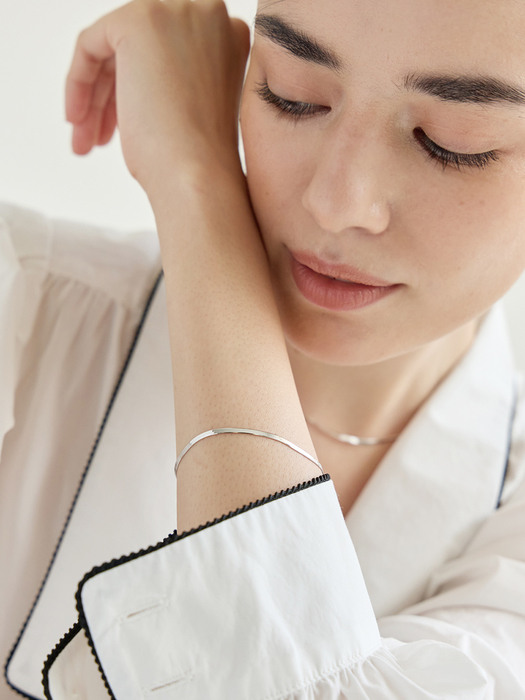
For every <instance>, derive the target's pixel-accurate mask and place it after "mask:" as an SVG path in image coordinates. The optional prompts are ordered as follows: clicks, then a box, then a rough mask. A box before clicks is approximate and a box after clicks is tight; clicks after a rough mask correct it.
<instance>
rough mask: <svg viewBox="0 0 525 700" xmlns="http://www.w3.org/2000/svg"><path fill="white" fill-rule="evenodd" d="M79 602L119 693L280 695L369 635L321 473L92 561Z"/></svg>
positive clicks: (325, 669) (374, 639) (351, 655)
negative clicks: (122, 554)
mask: <svg viewBox="0 0 525 700" xmlns="http://www.w3.org/2000/svg"><path fill="white" fill-rule="evenodd" d="M77 604H78V608H79V615H80V622H81V624H82V626H83V627H84V629H85V631H86V634H87V637H88V639H89V642H90V644H91V647H92V651H93V653H94V655H95V658H96V660H97V662H98V664H99V667H100V669H101V671H102V673H103V676H104V680H105V681H106V683H107V685H108V687H109V688H110V689H111V693H112V694H113V696H114V697H116V698H118V699H120V698H126V700H135V698H137V700H138V698H144V697H149V696H150V693H153V694H154V695H153V696H154V697H157V696H158V697H159V698H161V697H164V693H165V694H166V695H165V697H170V698H174V699H175V698H179V697H180V698H184V699H185V700H202V698H203V697H210V689H211V688H213V697H217V698H250V700H262V699H263V698H264V699H268V698H280V697H289V696H291V695H292V694H293V693H294V692H300V691H301V690H304V689H306V688H308V687H309V686H314V685H315V684H317V683H318V682H319V681H320V680H321V679H322V678H325V677H329V676H333V675H334V674H335V675H336V676H337V674H338V673H339V672H341V673H342V672H343V670H344V669H346V671H348V668H349V667H351V666H353V665H354V664H357V663H358V662H360V661H363V660H364V659H365V658H366V657H368V656H369V655H370V654H371V653H373V652H374V651H375V650H377V649H378V648H379V646H380V644H381V642H380V638H379V632H378V628H377V623H376V620H375V616H374V613H373V610H372V606H371V603H370V600H369V597H368V594H367V591H366V588H365V584H364V581H363V577H362V574H361V570H360V567H359V563H358V560H357V557H356V554H355V551H354V548H353V545H352V542H351V539H350V536H349V533H348V529H347V527H346V524H345V521H344V518H343V514H342V511H341V508H340V505H339V502H338V499H337V494H336V492H335V488H334V485H333V482H332V481H331V479H330V477H329V475H323V476H321V477H318V478H317V479H314V480H312V481H310V482H306V483H304V484H301V485H300V486H297V487H295V488H294V489H291V490H289V491H283V492H280V493H278V494H274V495H273V496H271V497H269V498H267V499H263V500H262V501H258V502H256V503H253V504H250V505H249V506H246V507H245V508H243V509H240V510H239V511H236V512H234V513H229V514H228V515H227V516H224V517H223V518H219V519H217V520H216V521H213V522H210V523H206V525H204V526H202V527H200V528H197V529H195V530H191V531H189V532H186V533H182V534H181V535H177V534H176V533H175V535H173V536H172V537H171V538H168V539H167V540H166V541H165V542H163V543H161V544H159V545H157V546H156V547H153V548H151V549H149V550H146V551H144V552H139V553H137V554H136V555H132V556H131V557H127V558H125V559H121V560H119V561H117V562H112V563H111V564H109V565H106V566H104V567H100V568H97V569H94V570H93V571H91V572H90V573H89V574H87V576H86V577H85V578H84V580H83V581H82V583H81V584H80V587H79V590H78V594H77ZM57 651H60V650H59V649H58V650H57ZM50 661H51V663H48V667H49V668H50V667H52V665H53V664H52V659H51V660H50ZM336 685H337V683H336ZM153 696H152V697H153Z"/></svg>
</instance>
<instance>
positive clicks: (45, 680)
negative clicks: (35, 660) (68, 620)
mask: <svg viewBox="0 0 525 700" xmlns="http://www.w3.org/2000/svg"><path fill="white" fill-rule="evenodd" d="M79 632H82V627H81V625H80V623H79V622H78V621H77V622H75V624H74V625H73V627H71V628H70V629H69V630H68V631H67V632H66V633H65V635H64V636H63V637H62V638H61V639H60V641H58V642H57V644H56V645H55V646H54V648H53V650H52V652H51V653H50V654H49V656H48V657H47V659H46V660H45V663H44V668H43V669H42V685H43V686H44V696H45V698H46V700H53V698H52V697H51V693H50V690H49V671H50V669H51V666H52V665H53V663H54V662H55V660H56V658H57V656H58V655H59V653H60V652H61V651H62V649H63V648H64V647H65V646H66V644H69V642H70V641H71V640H72V639H73V638H74V637H76V636H77V634H78V633H79Z"/></svg>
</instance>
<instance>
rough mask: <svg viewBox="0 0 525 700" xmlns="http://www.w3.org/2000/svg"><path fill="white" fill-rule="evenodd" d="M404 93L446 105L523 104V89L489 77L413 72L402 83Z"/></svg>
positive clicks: (524, 97) (524, 102) (524, 94)
mask: <svg viewBox="0 0 525 700" xmlns="http://www.w3.org/2000/svg"><path fill="white" fill-rule="evenodd" d="M404 87H405V89H407V90H415V91H417V92H423V93H425V94H427V95H432V96H433V97H438V98H439V99H440V100H444V101H446V102H467V103H470V104H485V105H487V104H497V103H507V104H509V103H510V104H513V105H524V104H525V90H523V89H522V88H520V87H519V86H517V85H511V84H509V83H505V82H503V81H502V80H499V79H498V78H492V77H490V76H487V77H485V76H473V77H470V76H440V75H416V74H415V73H412V74H411V75H408V76H407V77H406V78H405V80H404Z"/></svg>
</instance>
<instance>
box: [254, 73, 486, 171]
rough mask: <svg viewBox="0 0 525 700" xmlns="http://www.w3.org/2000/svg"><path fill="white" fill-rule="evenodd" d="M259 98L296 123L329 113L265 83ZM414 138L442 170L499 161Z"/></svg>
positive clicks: (419, 134)
mask: <svg viewBox="0 0 525 700" xmlns="http://www.w3.org/2000/svg"><path fill="white" fill-rule="evenodd" d="M256 92H257V94H258V95H259V97H260V98H261V99H262V100H263V102H266V103H267V104H269V105H270V106H272V107H274V108H275V109H276V110H277V111H278V112H279V113H280V114H281V116H283V117H286V118H288V119H291V120H293V121H295V122H298V121H299V120H301V119H304V118H305V117H312V116H315V115H318V114H325V113H327V112H329V111H330V108H329V107H321V106H320V105H315V104H312V103H310V102H293V101H291V100H285V99H284V98H283V97H279V96H278V95H276V94H275V93H274V92H272V91H271V90H270V88H269V86H268V83H267V82H263V83H259V85H258V86H257V88H256ZM413 133H414V137H415V139H416V141H417V142H418V144H419V146H420V147H421V148H422V149H423V151H424V152H425V153H426V155H427V156H428V158H430V159H431V160H433V161H437V162H438V163H440V164H441V165H442V166H443V170H446V169H447V168H449V167H452V168H455V169H456V170H459V171H461V169H462V168H480V169H485V168H487V167H488V166H489V165H490V164H491V163H495V162H496V161H498V160H499V156H498V153H497V151H487V152H486V153H455V152H454V151H447V149H445V148H442V147H441V146H438V144H437V143H434V141H432V139H429V137H428V136H427V135H426V134H425V132H424V131H423V129H421V128H420V127H418V128H417V129H414V132H413Z"/></svg>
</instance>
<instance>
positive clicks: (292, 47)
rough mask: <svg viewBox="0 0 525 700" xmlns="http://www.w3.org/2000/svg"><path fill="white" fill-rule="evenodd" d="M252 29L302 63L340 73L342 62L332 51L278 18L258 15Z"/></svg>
mask: <svg viewBox="0 0 525 700" xmlns="http://www.w3.org/2000/svg"><path fill="white" fill-rule="evenodd" d="M254 28H255V31H256V32H258V33H259V34H262V36H265V37H266V38H267V39H270V40H271V41H273V42H274V43H275V44H278V45H279V46H282V47H283V48H284V49H286V50H287V51H289V52H290V53H291V54H293V55H294V56H296V57H297V58H300V59H302V60H303V61H309V62H310V63H317V64H318V65H320V66H326V67H327V68H331V69H332V70H335V71H340V70H341V68H342V66H343V62H342V61H341V59H340V58H339V57H338V56H337V55H336V54H335V53H334V52H333V51H331V50H330V49H328V48H326V47H324V46H321V44H319V43H318V42H317V41H316V40H315V39H312V38H311V37H309V36H308V35H307V34H305V33H304V32H302V31H300V30H298V29H295V28H294V27H292V26H291V25H290V24H288V23H287V22H285V21H284V20H282V19H280V18H279V17H275V16H273V15H262V14H259V15H257V16H256V18H255V24H254Z"/></svg>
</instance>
